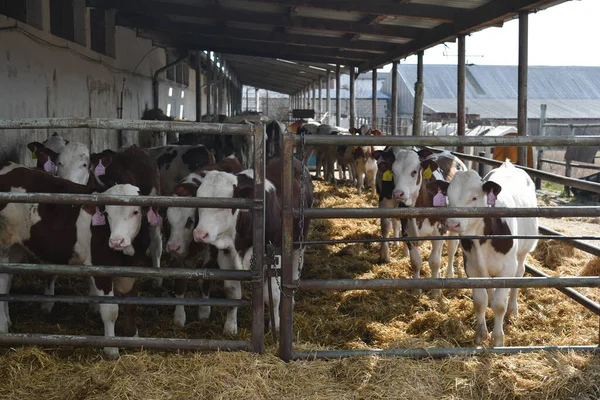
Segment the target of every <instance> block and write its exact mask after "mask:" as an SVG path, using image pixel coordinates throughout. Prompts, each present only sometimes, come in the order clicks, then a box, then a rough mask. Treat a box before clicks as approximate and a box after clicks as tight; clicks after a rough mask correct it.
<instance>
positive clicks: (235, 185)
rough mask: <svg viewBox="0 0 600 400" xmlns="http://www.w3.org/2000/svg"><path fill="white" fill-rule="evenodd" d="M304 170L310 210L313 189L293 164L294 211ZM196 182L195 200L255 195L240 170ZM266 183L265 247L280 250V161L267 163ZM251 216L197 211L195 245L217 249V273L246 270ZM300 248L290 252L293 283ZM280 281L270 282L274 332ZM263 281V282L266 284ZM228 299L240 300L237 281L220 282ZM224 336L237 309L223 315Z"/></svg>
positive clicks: (250, 175)
mask: <svg viewBox="0 0 600 400" xmlns="http://www.w3.org/2000/svg"><path fill="white" fill-rule="evenodd" d="M303 168H304V180H303V181H302V185H304V199H303V200H304V204H305V207H312V204H313V186H312V181H311V178H310V174H309V173H308V169H306V168H305V167H303V166H302V164H301V162H300V161H299V160H294V182H293V194H294V196H293V198H294V205H293V206H294V207H299V206H300V195H301V190H300V189H301V181H300V175H301V173H302V169H303ZM200 176H201V183H200V186H199V187H198V191H197V192H196V196H197V197H224V198H252V197H253V195H254V171H252V170H245V171H242V172H240V173H238V174H230V173H227V172H221V171H207V172H202V173H201V174H200ZM266 178H267V179H266V180H265V198H266V204H265V242H266V243H272V244H273V246H274V247H275V248H277V247H281V235H282V232H281V188H282V184H283V182H282V162H281V159H279V158H274V159H272V160H271V161H270V162H269V164H268V165H267V168H266ZM298 222H299V221H298V218H294V235H293V237H294V240H298V239H299V236H300V230H299V228H298ZM309 227H310V220H309V219H306V220H305V225H304V229H305V232H304V234H305V235H306V234H307V233H308V229H309ZM253 233H254V231H253V226H252V213H251V212H248V211H246V210H231V209H207V208H204V209H202V208H201V209H198V223H197V225H196V229H194V240H195V241H197V242H202V243H207V244H211V245H213V246H215V247H217V248H218V249H219V254H218V263H219V267H220V268H222V269H250V268H251V265H250V260H251V258H252V254H253V251H252V250H253V249H252V238H253ZM299 257H300V249H298V248H296V249H294V251H293V266H294V273H293V279H294V280H295V279H297V278H298V263H299V260H300V258H299ZM278 279H279V278H275V277H273V278H271V285H272V287H273V288H275V289H274V290H273V309H272V310H271V313H272V315H273V316H274V321H275V326H274V327H271V328H272V329H273V330H274V331H278V330H279V312H278V310H279V290H277V289H276V288H277V282H278ZM266 284H267V282H265V285H266ZM225 292H226V294H227V297H229V298H232V299H240V298H241V296H242V289H241V283H240V282H239V281H225ZM264 293H265V296H264V301H265V303H267V302H268V290H266V289H265V292H264ZM223 331H224V333H225V334H236V333H237V331H238V325H237V307H232V308H230V309H229V310H228V312H227V318H226V321H225V326H224V328H223Z"/></svg>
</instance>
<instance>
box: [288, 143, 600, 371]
mask: <svg viewBox="0 0 600 400" xmlns="http://www.w3.org/2000/svg"><path fill="white" fill-rule="evenodd" d="M598 144H600V136H595V137H590V136H582V137H577V136H572V137H464V136H463V137H458V136H444V137H431V136H429V137H427V136H316V135H315V136H306V137H304V136H302V137H299V136H296V135H289V134H288V135H285V138H284V147H283V149H284V150H283V157H284V158H283V161H284V171H283V182H284V183H285V184H284V187H283V229H284V231H283V240H282V251H283V254H282V290H283V296H282V297H281V332H280V343H279V351H280V357H281V358H282V359H283V360H285V361H288V360H291V359H306V358H309V359H315V358H338V357H348V356H356V355H390V356H405V357H414V358H420V357H444V356H450V355H466V354H482V353H503V354H509V353H518V352H531V351H538V350H579V351H587V352H600V347H598V346H523V347H496V348H485V347H478V348H427V349H385V350H383V349H382V350H375V349H374V350H316V351H294V348H293V311H292V309H293V297H294V293H295V291H296V290H300V291H302V290H355V289H362V290H382V289H448V288H455V289H459V288H460V289H468V288H498V287H502V288H524V287H538V288H541V287H548V288H560V290H562V291H563V292H568V295H569V297H571V298H574V299H575V300H577V301H578V302H579V303H580V304H583V305H585V306H586V308H588V309H590V310H591V311H592V312H594V313H596V315H600V305H598V304H597V303H595V302H593V301H591V300H589V299H587V298H585V297H584V298H583V299H582V298H581V297H583V296H581V295H580V294H579V293H578V292H575V291H574V290H572V289H570V287H600V277H549V276H543V275H542V276H540V272H541V271H532V270H531V269H530V271H531V272H533V273H534V274H536V273H537V275H538V276H536V277H531V278H530V277H527V278H525V277H523V278H451V279H444V278H437V279H433V278H427V279H423V278H419V279H373V280H366V279H365V280H358V279H341V280H303V279H300V280H298V281H295V282H294V281H293V278H292V277H293V275H292V271H293V269H292V268H293V266H292V249H293V245H294V244H298V243H294V242H293V218H294V216H297V215H299V214H300V213H301V212H303V214H304V216H305V217H310V218H415V217H418V216H424V215H426V216H428V217H446V218H447V217H467V216H468V217H484V216H488V217H505V216H510V217H564V216H586V217H596V216H599V215H600V207H598V206H590V207H560V208H552V207H535V208H518V209H507V208H504V209H503V208H476V209H473V208H471V209H470V208H442V207H429V208H386V209H381V208H322V209H306V210H299V209H295V208H293V206H292V202H291V200H292V186H291V182H292V157H293V153H294V147H295V146H297V145H300V146H304V145H345V146H356V145H360V146H370V145H380V146H381V145H388V146H442V147H446V146H568V145H579V146H593V145H598ZM457 154H458V153H457ZM458 155H459V156H460V157H463V156H466V155H464V154H458ZM469 157H471V159H472V160H474V161H479V162H481V163H488V164H491V165H499V164H501V163H500V162H498V161H495V160H490V159H486V158H482V157H475V156H469ZM467 159H468V158H467ZM519 168H520V167H519ZM524 169H525V170H526V171H527V172H528V173H529V174H530V175H532V176H533V177H536V176H537V177H543V179H545V180H550V179H553V180H557V179H559V180H560V182H561V183H567V184H569V185H570V186H572V187H579V188H582V189H586V190H591V191H594V192H596V193H600V184H597V183H592V182H586V181H580V180H577V179H569V178H564V177H560V176H558V175H554V174H549V173H543V172H541V171H537V170H533V169H528V168H524ZM481 237H483V236H453V237H452V239H461V238H463V239H477V238H481ZM516 237H521V238H523V236H516ZM525 237H528V238H534V237H537V238H549V237H548V236H525ZM436 238H437V239H438V240H440V239H444V240H447V237H446V236H439V237H431V238H424V239H421V238H399V239H391V240H396V241H411V240H431V239H433V240H435V239H436ZM552 238H558V239H561V237H560V236H557V235H554V236H553V237H552ZM562 239H563V240H564V239H567V238H565V237H562ZM368 240H369V241H371V239H368ZM387 240H388V241H390V239H387ZM356 241H361V240H356ZM365 241H366V240H362V241H361V242H365ZM372 241H377V242H381V241H382V239H372ZM334 242H335V243H339V241H314V242H311V241H306V242H304V243H303V244H305V245H310V244H326V243H334ZM580 248H581V247H580ZM588 250H589V248H588ZM593 251H596V254H600V249H597V248H594V249H593ZM542 274H543V273H542ZM573 292H574V293H573ZM578 295H579V296H578ZM599 333H600V332H599Z"/></svg>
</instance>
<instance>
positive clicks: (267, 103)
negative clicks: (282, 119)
mask: <svg viewBox="0 0 600 400" xmlns="http://www.w3.org/2000/svg"><path fill="white" fill-rule="evenodd" d="M266 92H267V100H266V103H265V115H266V116H267V117H268V116H269V91H268V90H266Z"/></svg>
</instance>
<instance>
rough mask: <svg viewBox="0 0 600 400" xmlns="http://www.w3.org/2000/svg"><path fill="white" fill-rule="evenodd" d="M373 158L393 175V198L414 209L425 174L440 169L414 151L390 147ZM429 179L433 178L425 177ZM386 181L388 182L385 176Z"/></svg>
mask: <svg viewBox="0 0 600 400" xmlns="http://www.w3.org/2000/svg"><path fill="white" fill-rule="evenodd" d="M373 158H374V159H376V160H377V164H378V166H379V168H380V169H382V168H383V169H384V171H388V170H389V171H391V172H392V173H393V178H392V179H393V182H394V190H393V192H392V196H393V198H394V200H396V201H397V202H399V203H403V204H404V205H406V206H408V207H413V206H414V205H415V203H416V201H417V198H418V196H419V191H420V190H421V184H422V183H423V178H424V176H423V172H424V171H429V172H432V171H435V170H437V169H438V165H437V163H436V162H435V161H433V160H428V159H423V157H422V156H420V154H419V153H417V152H415V151H413V150H406V149H399V148H394V147H390V148H387V149H385V150H383V151H381V150H377V151H374V152H373ZM429 178H431V176H425V179H429ZM384 180H386V177H385V176H384ZM388 180H389V178H388Z"/></svg>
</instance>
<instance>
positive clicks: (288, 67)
mask: <svg viewBox="0 0 600 400" xmlns="http://www.w3.org/2000/svg"><path fill="white" fill-rule="evenodd" d="M224 58H225V59H226V60H228V61H229V62H231V63H246V64H252V65H269V66H270V67H273V68H276V69H281V70H282V71H287V72H290V73H299V72H301V71H302V72H304V73H306V74H307V75H311V76H312V75H315V79H316V78H317V77H318V76H325V75H326V73H327V72H326V71H321V70H318V69H315V68H310V67H307V66H306V65H304V64H299V63H289V62H283V61H278V60H274V59H272V58H260V57H247V56H236V55H233V54H228V55H225V56H224ZM319 68H320V67H319Z"/></svg>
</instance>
